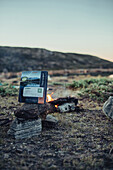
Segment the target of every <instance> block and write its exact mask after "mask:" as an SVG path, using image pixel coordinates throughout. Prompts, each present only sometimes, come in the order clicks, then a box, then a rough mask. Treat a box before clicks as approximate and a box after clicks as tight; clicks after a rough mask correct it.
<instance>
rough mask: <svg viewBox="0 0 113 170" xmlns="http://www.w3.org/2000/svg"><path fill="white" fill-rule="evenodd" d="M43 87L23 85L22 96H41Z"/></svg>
mask: <svg viewBox="0 0 113 170" xmlns="http://www.w3.org/2000/svg"><path fill="white" fill-rule="evenodd" d="M43 92H44V88H43V87H24V90H23V96H24V97H43Z"/></svg>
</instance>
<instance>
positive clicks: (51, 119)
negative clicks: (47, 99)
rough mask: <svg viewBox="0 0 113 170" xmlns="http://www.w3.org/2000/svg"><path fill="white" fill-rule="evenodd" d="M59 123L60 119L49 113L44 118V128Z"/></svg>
mask: <svg viewBox="0 0 113 170" xmlns="http://www.w3.org/2000/svg"><path fill="white" fill-rule="evenodd" d="M57 123H58V119H57V118H55V117H54V116H52V115H47V117H46V119H45V120H42V127H43V128H51V127H55V126H56V125H57Z"/></svg>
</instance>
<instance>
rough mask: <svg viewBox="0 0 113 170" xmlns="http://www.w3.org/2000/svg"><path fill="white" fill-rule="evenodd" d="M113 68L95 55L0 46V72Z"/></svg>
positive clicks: (108, 62)
mask: <svg viewBox="0 0 113 170" xmlns="http://www.w3.org/2000/svg"><path fill="white" fill-rule="evenodd" d="M86 68H87V69H88V68H113V62H110V61H107V60H103V59H100V58H98V57H96V56H91V55H83V54H77V53H62V52H55V51H49V50H46V49H41V48H24V47H23V48H22V47H2V46H1V47H0V72H3V71H8V72H20V71H24V70H26V71H27V70H43V69H44V70H62V69H63V70H64V69H66V70H67V69H86Z"/></svg>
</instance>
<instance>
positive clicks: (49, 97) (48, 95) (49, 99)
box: [46, 92, 54, 102]
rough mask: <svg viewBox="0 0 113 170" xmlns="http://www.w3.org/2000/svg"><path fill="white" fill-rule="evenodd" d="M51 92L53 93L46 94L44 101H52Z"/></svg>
mask: <svg viewBox="0 0 113 170" xmlns="http://www.w3.org/2000/svg"><path fill="white" fill-rule="evenodd" d="M52 94H53V92H52V93H51V94H47V100H46V102H50V101H53V100H54V99H53V98H52Z"/></svg>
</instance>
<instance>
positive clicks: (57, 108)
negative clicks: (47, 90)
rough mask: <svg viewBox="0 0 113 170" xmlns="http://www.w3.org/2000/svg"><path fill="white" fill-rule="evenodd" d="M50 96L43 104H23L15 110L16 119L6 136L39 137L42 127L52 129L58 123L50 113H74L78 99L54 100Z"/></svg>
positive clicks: (19, 137)
mask: <svg viewBox="0 0 113 170" xmlns="http://www.w3.org/2000/svg"><path fill="white" fill-rule="evenodd" d="M52 94H53V93H51V94H48V95H47V100H46V103H45V104H29V103H25V104H23V106H21V107H20V108H18V109H17V110H15V112H14V114H15V117H16V119H15V120H14V121H13V122H12V124H11V127H10V129H9V131H8V134H9V135H11V136H14V138H16V139H22V138H29V137H32V136H36V135H39V134H41V131H42V129H43V127H44V126H45V127H48V126H49V127H53V126H55V125H56V124H57V123H58V120H57V118H55V117H54V116H52V115H50V113H54V112H58V113H59V112H60V113H64V112H72V111H75V109H76V106H77V103H78V99H76V98H74V97H65V98H58V99H55V100H54V99H53V98H52Z"/></svg>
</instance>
